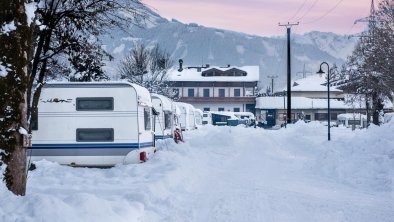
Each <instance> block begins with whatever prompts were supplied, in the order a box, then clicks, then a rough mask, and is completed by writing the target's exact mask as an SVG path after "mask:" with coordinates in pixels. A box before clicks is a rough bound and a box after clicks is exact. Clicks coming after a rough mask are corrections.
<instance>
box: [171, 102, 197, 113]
mask: <svg viewBox="0 0 394 222" xmlns="http://www.w3.org/2000/svg"><path fill="white" fill-rule="evenodd" d="M175 104H176V105H177V106H178V107H179V108H184V109H188V110H189V112H190V111H194V106H193V105H192V104H189V103H182V102H175Z"/></svg>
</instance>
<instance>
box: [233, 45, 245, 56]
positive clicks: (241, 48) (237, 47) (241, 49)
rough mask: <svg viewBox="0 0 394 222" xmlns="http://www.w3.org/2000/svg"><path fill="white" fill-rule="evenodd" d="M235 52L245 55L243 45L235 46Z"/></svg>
mask: <svg viewBox="0 0 394 222" xmlns="http://www.w3.org/2000/svg"><path fill="white" fill-rule="evenodd" d="M235 48H236V50H237V52H238V53H239V54H241V55H242V54H244V53H245V48H244V46H243V45H237V46H236V47H235Z"/></svg>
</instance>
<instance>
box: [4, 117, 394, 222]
mask: <svg viewBox="0 0 394 222" xmlns="http://www.w3.org/2000/svg"><path fill="white" fill-rule="evenodd" d="M393 129H394V122H393V121H391V122H389V123H387V124H385V125H383V126H381V127H371V128H370V129H369V130H356V131H351V130H350V129H348V128H342V127H338V128H332V141H331V142H328V141H327V128H326V127H325V126H322V125H321V124H319V123H316V122H311V123H308V124H306V123H297V124H293V125H289V126H288V127H287V129H280V130H264V129H254V128H243V127H215V126H205V127H203V128H202V129H201V130H196V131H191V132H187V133H186V134H185V136H186V143H184V144H180V145H177V144H174V143H173V142H172V141H170V140H166V141H161V142H159V144H158V145H159V147H160V151H159V152H157V154H156V155H155V156H154V157H153V158H152V159H151V160H149V161H148V162H146V163H144V164H136V165H127V166H124V165H119V166H116V167H114V168H111V169H88V168H71V167H66V166H59V165H57V164H55V163H50V162H46V161H41V162H39V163H38V164H37V167H38V168H37V170H35V171H33V172H30V173H29V181H28V195H27V196H25V197H15V196H13V195H12V194H10V193H9V192H8V191H7V190H6V188H5V186H4V184H1V185H0V221H106V222H107V221H196V222H200V221H226V222H227V221H330V222H332V221H357V222H360V221H393V218H394V210H393V209H394V186H393V181H394V139H393V137H392V133H393Z"/></svg>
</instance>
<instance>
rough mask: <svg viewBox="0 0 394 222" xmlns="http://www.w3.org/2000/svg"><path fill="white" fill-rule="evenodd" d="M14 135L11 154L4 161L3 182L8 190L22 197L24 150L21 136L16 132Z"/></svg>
mask: <svg viewBox="0 0 394 222" xmlns="http://www.w3.org/2000/svg"><path fill="white" fill-rule="evenodd" d="M15 134H17V135H15V138H16V141H15V145H14V147H13V152H11V153H10V154H9V156H8V158H9V161H6V163H7V168H6V170H5V173H4V180H5V182H6V185H7V187H8V189H9V190H10V191H11V192H13V193H14V194H16V195H21V196H24V195H25V194H26V181H27V174H26V148H25V147H23V136H22V135H20V134H19V133H18V132H16V133H15Z"/></svg>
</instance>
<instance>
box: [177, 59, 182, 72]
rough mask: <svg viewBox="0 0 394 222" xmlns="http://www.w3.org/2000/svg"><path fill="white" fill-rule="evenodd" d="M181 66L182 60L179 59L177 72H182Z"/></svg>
mask: <svg viewBox="0 0 394 222" xmlns="http://www.w3.org/2000/svg"><path fill="white" fill-rule="evenodd" d="M182 64H183V60H182V59H179V69H178V72H182V70H183V68H182Z"/></svg>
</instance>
